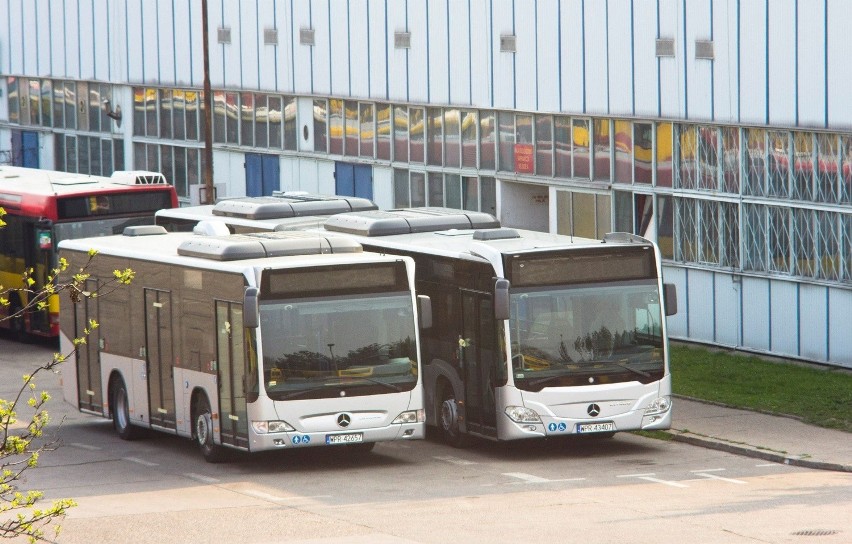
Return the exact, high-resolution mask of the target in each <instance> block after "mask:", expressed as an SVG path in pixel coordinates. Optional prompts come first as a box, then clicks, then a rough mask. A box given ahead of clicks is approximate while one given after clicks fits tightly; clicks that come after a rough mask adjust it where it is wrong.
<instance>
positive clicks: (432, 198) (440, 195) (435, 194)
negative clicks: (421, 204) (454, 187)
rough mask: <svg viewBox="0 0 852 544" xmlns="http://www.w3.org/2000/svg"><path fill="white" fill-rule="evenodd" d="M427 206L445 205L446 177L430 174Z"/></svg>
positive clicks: (438, 173) (434, 173)
mask: <svg viewBox="0 0 852 544" xmlns="http://www.w3.org/2000/svg"><path fill="white" fill-rule="evenodd" d="M426 205H427V206H443V205H444V175H443V174H441V173H440V172H429V199H428V200H427V201H426Z"/></svg>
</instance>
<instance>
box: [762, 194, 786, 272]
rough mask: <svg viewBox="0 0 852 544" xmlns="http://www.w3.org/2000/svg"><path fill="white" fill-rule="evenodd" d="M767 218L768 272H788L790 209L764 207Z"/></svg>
mask: <svg viewBox="0 0 852 544" xmlns="http://www.w3.org/2000/svg"><path fill="white" fill-rule="evenodd" d="M765 208H766V209H767V211H768V212H769V214H768V215H769V217H768V221H769V223H768V231H769V234H768V241H769V270H771V271H773V272H784V273H789V272H790V265H791V264H792V263H791V259H790V215H791V212H792V209H791V208H780V207H778V206H766V207H765Z"/></svg>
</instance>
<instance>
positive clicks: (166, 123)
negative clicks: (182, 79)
mask: <svg viewBox="0 0 852 544" xmlns="http://www.w3.org/2000/svg"><path fill="white" fill-rule="evenodd" d="M160 137H161V138H163V139H166V140H171V139H173V138H174V133H173V132H172V91H171V89H160Z"/></svg>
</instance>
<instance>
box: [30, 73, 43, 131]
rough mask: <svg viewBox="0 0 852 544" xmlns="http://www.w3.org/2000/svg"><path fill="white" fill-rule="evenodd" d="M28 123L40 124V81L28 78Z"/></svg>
mask: <svg viewBox="0 0 852 544" xmlns="http://www.w3.org/2000/svg"><path fill="white" fill-rule="evenodd" d="M30 124H31V125H35V126H38V125H41V82H40V81H39V80H37V79H31V80H30Z"/></svg>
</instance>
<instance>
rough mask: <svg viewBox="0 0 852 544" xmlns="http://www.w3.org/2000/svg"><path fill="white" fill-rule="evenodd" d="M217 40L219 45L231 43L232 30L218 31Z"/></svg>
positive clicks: (221, 29) (222, 29) (223, 29)
mask: <svg viewBox="0 0 852 544" xmlns="http://www.w3.org/2000/svg"><path fill="white" fill-rule="evenodd" d="M216 35H217V38H218V40H219V43H231V29H230V28H220V29H218V31H217V33H216Z"/></svg>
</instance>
